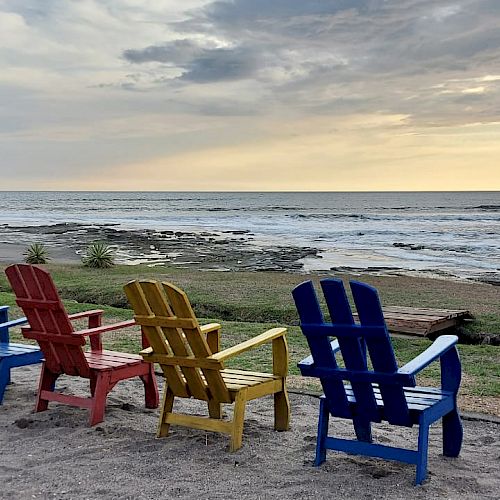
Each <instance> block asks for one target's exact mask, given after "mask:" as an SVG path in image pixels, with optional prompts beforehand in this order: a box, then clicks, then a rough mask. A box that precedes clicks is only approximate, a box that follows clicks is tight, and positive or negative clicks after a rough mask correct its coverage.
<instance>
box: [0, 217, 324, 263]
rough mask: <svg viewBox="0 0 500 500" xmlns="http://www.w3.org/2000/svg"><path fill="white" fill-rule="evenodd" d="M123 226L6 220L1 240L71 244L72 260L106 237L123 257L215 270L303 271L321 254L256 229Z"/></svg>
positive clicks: (66, 247) (68, 254) (58, 248)
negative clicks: (258, 237)
mask: <svg viewBox="0 0 500 500" xmlns="http://www.w3.org/2000/svg"><path fill="white" fill-rule="evenodd" d="M117 226H118V225H111V224H107V225H99V226H97V225H84V224H77V223H61V224H53V225H45V226H7V225H3V226H0V240H1V243H2V244H3V245H9V244H10V245H17V246H21V245H22V247H23V251H24V249H25V248H26V247H27V246H29V245H30V244H31V243H33V242H35V241H37V242H40V243H44V244H45V245H46V246H47V249H48V250H49V253H51V252H52V251H53V250H54V251H55V252H56V253H57V252H58V251H59V254H58V255H60V252H61V251H63V250H66V252H65V253H64V257H65V258H63V259H62V260H68V261H79V260H80V258H81V255H82V253H84V251H85V248H86V247H87V246H88V245H89V244H91V243H93V242H95V241H102V242H105V243H107V244H109V245H111V246H112V248H113V249H114V250H115V253H116V262H117V263H121V264H147V265H150V266H156V265H164V264H167V265H173V266H176V267H189V268H196V269H200V270H210V271H285V272H290V271H300V270H302V269H303V264H302V263H301V262H300V261H301V259H303V258H305V257H318V258H319V250H318V249H317V248H312V247H298V246H290V245H287V246H276V245H265V244H262V242H259V243H257V242H255V240H254V235H253V234H252V233H250V232H248V231H240V230H235V231H219V232H216V231H213V232H208V231H203V232H187V231H169V230H164V231H154V230H149V229H142V230H126V229H122V228H120V227H117ZM12 253H13V252H10V254H12ZM21 254H22V252H21ZM0 259H1V253H0ZM2 260H3V259H2Z"/></svg>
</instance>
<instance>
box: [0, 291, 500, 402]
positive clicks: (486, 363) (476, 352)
mask: <svg viewBox="0 0 500 500" xmlns="http://www.w3.org/2000/svg"><path fill="white" fill-rule="evenodd" d="M0 303H1V304H6V305H10V306H12V310H11V313H12V314H11V316H12V317H19V316H21V311H20V310H19V308H17V307H16V306H15V302H14V297H13V295H12V294H11V293H7V292H0ZM65 305H66V308H67V310H68V312H70V313H74V312H79V311H84V310H88V309H96V308H98V309H104V311H105V321H106V323H109V322H115V321H122V320H126V319H130V318H131V317H132V311H131V310H128V309H123V308H117V307H112V306H107V305H104V306H101V305H96V304H89V303H76V302H75V301H72V300H66V301H65ZM200 322H201V323H211V322H220V323H221V324H222V348H223V349H224V348H227V347H231V346H233V345H236V344H238V343H240V342H243V341H244V340H247V339H249V338H251V337H254V336H255V335H258V334H259V333H262V332H264V331H266V330H267V329H269V328H273V327H275V326H283V323H279V322H273V323H268V322H258V323H256V322H236V321H226V320H223V321H220V320H219V319H218V318H216V317H210V318H203V320H200ZM81 326H82V327H83V324H81ZM11 337H12V340H13V341H24V340H23V339H22V337H21V335H20V333H19V330H15V331H13V333H12V335H11ZM287 338H288V346H289V357H290V370H289V372H290V374H291V375H299V374H300V372H299V370H298V368H297V362H298V361H300V360H301V359H303V358H305V357H306V356H308V355H309V354H310V353H309V348H308V346H307V342H306V341H305V338H304V336H303V335H302V333H301V331H300V328H298V327H296V326H289V327H288V336H287ZM104 342H105V346H106V348H108V349H113V350H118V351H125V352H133V353H137V352H138V351H139V350H140V349H141V344H140V335H139V333H138V332H137V330H134V329H127V330H126V331H119V332H109V333H107V334H105V336H104ZM393 344H394V349H395V352H396V357H397V359H398V362H399V365H400V366H401V365H403V364H404V363H406V362H408V361H410V360H411V359H413V358H414V357H415V356H417V355H418V354H419V353H421V352H422V351H424V350H425V349H426V348H427V347H428V346H429V345H430V344H431V342H430V341H428V340H426V339H419V338H415V339H406V338H394V339H393ZM459 352H460V357H461V361H462V370H463V382H462V389H461V393H462V394H468V395H472V396H481V397H484V396H489V397H494V398H500V348H499V347H494V346H488V345H460V346H459ZM227 366H228V367H230V368H240V369H247V370H252V371H268V370H270V369H271V368H272V353H271V346H270V345H266V346H263V347H259V348H258V349H255V350H252V351H248V352H246V353H244V354H243V355H241V356H238V357H237V358H234V359H232V360H230V361H229V362H228V363H227ZM422 376H423V379H422V383H424V384H431V385H438V384H439V377H440V371H439V363H434V364H432V365H431V366H430V367H429V368H427V369H426V370H424V371H423V372H422ZM290 386H291V387H301V388H304V387H305V388H309V389H319V386H318V385H317V384H316V383H314V382H309V381H308V380H304V379H299V378H296V377H292V379H291V381H290Z"/></svg>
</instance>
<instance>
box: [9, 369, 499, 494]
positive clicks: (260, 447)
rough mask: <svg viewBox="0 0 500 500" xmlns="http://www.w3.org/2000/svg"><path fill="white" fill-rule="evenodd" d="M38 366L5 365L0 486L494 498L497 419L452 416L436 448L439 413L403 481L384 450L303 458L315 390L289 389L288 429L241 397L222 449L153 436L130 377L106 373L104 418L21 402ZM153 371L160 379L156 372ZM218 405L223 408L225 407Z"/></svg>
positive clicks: (405, 438)
mask: <svg viewBox="0 0 500 500" xmlns="http://www.w3.org/2000/svg"><path fill="white" fill-rule="evenodd" d="M38 372H39V366H31V367H23V368H20V369H17V370H14V371H13V376H12V380H13V384H12V385H11V386H9V388H8V389H7V392H6V395H5V399H4V404H3V405H2V406H0V449H1V454H0V484H1V485H2V486H1V488H0V498H5V499H26V498H28V499H29V498H56V499H73V498H75V499H85V498H89V499H93V498H111V499H112V498H121V499H142V498H144V499H146V498H148V499H149V498H197V499H199V498H206V499H223V498H224V499H236V498H238V499H242V498H245V499H247V498H248V499H267V498H278V497H279V498H294V499H297V498H301V499H302V498H321V497H326V496H328V497H340V498H344V499H345V498H353V499H372V498H373V499H374V498H384V499H408V498H416V499H420V498H442V499H456V498H468V499H474V498H478V499H479V498H481V499H483V498H484V499H487V498H492V499H493V498H498V493H499V491H500V476H499V474H498V466H499V461H500V433H499V430H500V426H499V425H498V424H495V423H488V422H478V421H464V428H465V437H464V445H463V449H462V454H461V456H460V458H458V459H448V458H444V457H443V456H442V455H441V454H440V453H441V446H440V437H441V430H440V426H439V425H435V426H433V427H432V430H431V439H430V450H429V479H428V480H427V482H426V483H425V484H423V485H422V486H420V487H414V486H413V480H414V474H415V468H414V467H413V466H410V465H406V464H400V463H396V462H387V461H381V460H375V459H368V458H364V457H357V456H349V455H345V454H337V453H334V452H329V453H328V456H327V461H326V462H325V464H323V465H322V466H321V467H319V468H315V467H313V466H312V459H313V455H314V447H315V435H316V421H317V412H318V404H319V402H318V399H317V398H313V397H309V396H304V395H296V394H292V395H291V404H292V429H291V430H290V431H289V432H275V431H274V430H273V429H272V422H273V417H272V416H273V405H272V398H264V399H261V400H257V401H253V402H250V403H249V405H248V409H247V418H246V423H245V431H244V438H243V447H242V448H241V449H240V450H238V451H237V452H236V453H229V452H228V451H227V449H228V438H227V436H223V435H220V434H214V433H208V432H204V431H199V430H194V429H185V428H181V427H172V432H171V434H170V436H169V437H168V438H164V439H160V440H158V439H155V437H154V433H155V429H156V421H157V417H158V410H148V409H145V408H144V400H143V392H142V384H141V382H140V381H139V380H138V379H137V380H130V381H126V382H122V383H120V384H118V385H117V386H116V387H115V389H114V390H113V392H112V393H111V394H110V395H109V397H108V406H107V411H106V419H105V421H104V423H102V424H99V425H98V426H96V427H93V428H89V427H88V426H87V416H88V414H87V411H86V410H82V409H78V408H73V407H69V406H65V405H59V404H56V403H52V404H51V406H50V407H49V410H48V411H46V412H42V413H37V414H34V413H31V410H32V408H33V404H34V397H35V393H36V385H37V377H38ZM160 383H161V381H160ZM86 384H87V381H85V380H83V379H78V378H74V377H71V378H63V379H62V380H61V382H60V383H59V386H60V387H61V388H62V387H64V388H66V390H71V391H73V392H76V393H82V394H83V393H84V392H85V391H86V389H87V385H86ZM176 405H177V406H176V409H177V410H180V411H185V412H195V413H202V412H205V407H204V405H203V404H202V403H200V402H197V401H192V400H189V401H188V400H179V402H178V403H176ZM230 408H231V407H230V406H228V407H227V409H226V413H228V414H230ZM330 433H335V434H336V435H338V436H343V437H349V436H351V435H352V429H351V426H350V423H349V421H344V420H339V419H333V421H332V423H331V426H330ZM374 435H375V437H376V439H377V440H378V441H379V442H381V443H383V444H387V445H396V446H408V445H409V443H411V444H414V443H416V428H415V429H406V428H398V427H392V426H389V425H385V424H381V425H377V426H376V428H375V432H374Z"/></svg>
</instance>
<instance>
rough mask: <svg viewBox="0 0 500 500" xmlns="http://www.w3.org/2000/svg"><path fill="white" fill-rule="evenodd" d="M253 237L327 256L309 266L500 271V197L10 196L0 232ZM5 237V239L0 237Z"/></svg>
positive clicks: (5, 196)
mask: <svg viewBox="0 0 500 500" xmlns="http://www.w3.org/2000/svg"><path fill="white" fill-rule="evenodd" d="M61 222H79V223H83V224H92V225H102V224H118V225H119V226H120V227H122V228H123V229H137V228H149V229H164V230H165V229H169V230H181V231H182V230H189V231H204V230H211V231H240V230H246V231H250V232H251V233H253V234H254V235H255V239H254V240H253V241H254V243H255V242H258V243H259V244H264V245H273V244H277V243H279V244H280V245H283V244H287V243H288V244H290V245H295V246H312V247H316V248H320V249H321V255H322V257H323V258H321V259H317V258H307V259H305V261H304V264H305V268H306V269H310V270H326V269H330V268H331V267H336V268H337V267H349V268H356V269H366V268H370V267H387V268H401V269H405V270H408V271H416V272H433V273H436V272H438V273H444V274H451V275H454V276H458V277H474V276H479V275H485V274H491V275H493V276H495V274H496V275H498V273H499V271H500V192H460V193H458V192H446V193H430V192H425V193H419V192H405V193H327V192H324V193H219V192H217V193H179V192H172V193H168V192H153V193H151V192H2V193H0V224H7V225H9V226H31V225H44V224H55V223H61ZM0 239H1V233H0Z"/></svg>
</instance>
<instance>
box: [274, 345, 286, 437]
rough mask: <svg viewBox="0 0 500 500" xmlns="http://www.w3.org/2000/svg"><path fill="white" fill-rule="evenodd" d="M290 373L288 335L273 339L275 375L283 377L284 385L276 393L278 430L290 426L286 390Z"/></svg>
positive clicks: (275, 423) (275, 413) (275, 418)
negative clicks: (287, 377)
mask: <svg viewBox="0 0 500 500" xmlns="http://www.w3.org/2000/svg"><path fill="white" fill-rule="evenodd" d="M287 374H288V344H287V342H286V337H285V336H281V337H278V338H276V339H274V340H273V375H278V376H279V377H282V383H283V387H282V389H281V391H280V392H276V393H275V394H274V428H275V430H277V431H287V430H288V429H289V428H290V400H289V399H288V393H287V391H286V376H287Z"/></svg>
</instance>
